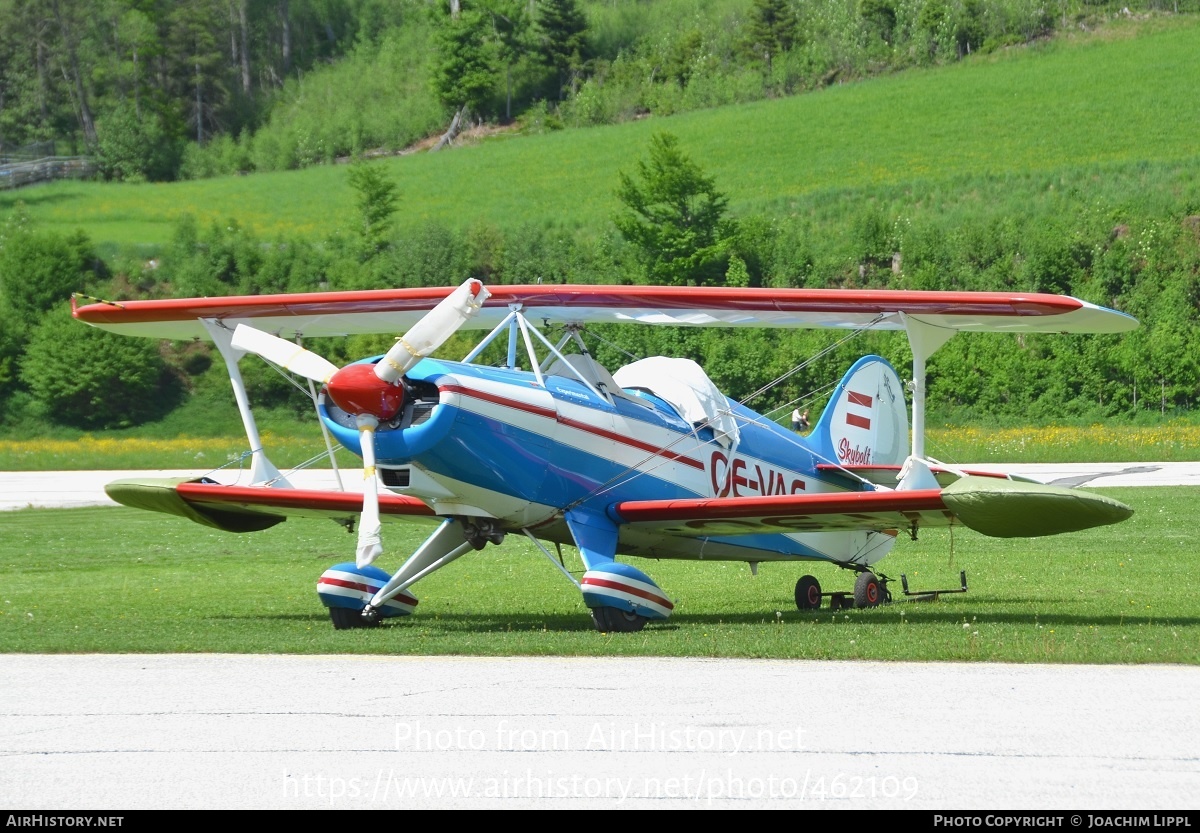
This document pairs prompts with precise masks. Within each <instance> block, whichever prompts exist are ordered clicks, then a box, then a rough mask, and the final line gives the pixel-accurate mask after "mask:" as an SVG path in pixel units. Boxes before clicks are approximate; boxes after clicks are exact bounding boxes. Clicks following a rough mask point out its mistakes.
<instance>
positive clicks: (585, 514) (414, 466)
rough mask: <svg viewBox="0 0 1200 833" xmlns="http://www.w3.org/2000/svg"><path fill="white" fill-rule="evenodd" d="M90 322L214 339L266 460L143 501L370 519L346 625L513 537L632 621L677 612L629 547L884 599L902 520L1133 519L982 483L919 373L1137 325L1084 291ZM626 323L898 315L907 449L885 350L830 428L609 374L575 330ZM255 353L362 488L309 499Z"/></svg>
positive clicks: (666, 300) (469, 306)
mask: <svg viewBox="0 0 1200 833" xmlns="http://www.w3.org/2000/svg"><path fill="white" fill-rule="evenodd" d="M75 317H76V318H78V319H79V320H80V321H83V322H86V323H88V324H91V325H94V326H97V327H103V328H106V329H109V330H113V331H115V332H119V333H125V334H128V335H135V336H145V337H150V338H160V339H192V338H201V339H209V340H211V341H212V342H214V343H215V345H216V347H217V349H218V350H219V351H220V353H221V355H222V356H223V357H224V359H225V364H226V367H227V369H228V372H229V377H230V380H231V382H232V384H233V391H234V396H235V399H236V401H237V405H238V409H239V411H240V413H241V417H242V421H243V424H244V426H245V429H246V436H247V439H248V441H249V444H250V449H251V450H252V461H253V462H252V466H251V475H252V476H251V480H252V483H253V485H250V486H227V485H221V484H218V483H216V482H213V481H212V480H209V479H201V480H197V481H191V482H178V481H146V480H134V481H118V482H116V483H113V484H110V486H109V487H108V492H109V494H110V495H111V496H112V497H113V498H114V499H115V500H117V501H119V502H121V503H125V504H127V505H130V506H136V507H141V508H145V509H152V510H156V511H164V512H170V513H174V514H177V515H182V516H184V517H187V518H190V519H192V520H194V521H197V522H199V523H202V524H206V525H209V526H214V527H218V528H221V529H226V530H230V531H238V532H244V531H252V530H257V529H264V528H266V527H268V526H272V525H274V524H276V523H279V522H280V521H282V520H284V519H285V518H286V517H287V516H289V515H299V516H326V517H331V518H334V519H337V520H339V521H341V522H343V523H354V522H357V524H358V529H359V541H358V548H357V555H356V559H355V561H353V562H346V563H342V564H337V565H335V566H333V567H331V568H330V569H329V570H327V571H326V572H325V573H324V574H323V575H322V576H321V577H320V580H319V582H318V585H317V590H318V594H319V597H320V599H321V601H322V602H323V603H324V604H325V606H326V607H328V608H329V611H330V616H331V619H332V620H333V624H334V626H335V627H337V628H349V627H365V626H370V625H374V624H377V623H378V622H379V621H380V619H382V618H386V617H392V616H403V615H407V614H409V613H411V612H412V611H413V609H414V607H415V606H416V605H417V599H416V597H415V596H413V595H412V593H411V592H410V589H411V587H412V586H413V585H414V584H415V583H416V582H417V581H419V580H420V579H421V578H423V577H425V576H427V575H429V574H430V573H432V572H433V571H435V570H438V569H440V568H441V567H443V566H445V565H446V564H449V563H450V562H452V561H454V560H455V559H457V558H459V557H460V556H462V555H464V554H467V553H469V552H472V551H475V550H480V549H483V548H484V547H485V546H486V545H487V544H488V543H493V544H499V543H501V542H502V541H503V540H504V538H505V536H507V535H509V534H518V535H520V536H521V537H523V538H527V539H529V540H531V541H533V542H534V543H536V544H537V545H538V546H539V547H541V548H542V550H543V552H545V553H546V555H547V556H548V557H550V560H551V562H552V563H554V564H555V566H556V567H559V569H560V570H561V571H562V573H563V574H564V576H565V577H566V579H567V580H568V581H570V582H572V583H573V584H575V586H576V587H577V588H578V589H579V591H580V592H581V594H582V597H583V602H584V604H585V605H586V607H587V608H589V609H590V611H591V613H592V618H593V621H594V623H595V626H596V627H597V628H598V629H600V630H602V631H633V630H638V629H640V628H641V627H642V626H643V625H644V624H645V623H646V621H647V620H661V619H666V618H667V617H668V616H670V615H671V612H672V610H673V608H674V605H673V603H672V602H671V600H670V598H669V596H668V594H667V592H666V591H664V590H663V589H661V588H660V587H659V586H658V585H657V584H655V582H654V581H653V579H651V578H650V576H648V575H647V574H645V573H643V572H642V571H641V570H639V569H637V568H635V567H633V566H631V565H630V564H628V563H625V562H624V561H618V560H617V559H618V557H625V556H643V557H650V558H685V559H704V560H733V561H746V562H748V563H749V564H750V565H751V567H752V568H755V567H757V564H758V563H759V562H762V561H807V562H824V563H827V564H833V565H837V566H839V567H842V568H846V569H849V570H852V571H854V572H856V573H857V579H856V581H855V587H854V593H853V598H854V603H855V604H857V605H859V606H873V605H877V604H880V603H881V602H884V601H887V600H888V599H889V598H890V594H889V592H888V589H887V583H886V578H881V577H880V576H877V575H876V573H875V572H874V571H872V569H871V567H872V565H874V564H875V563H877V562H878V561H879V560H880V559H881V558H883V557H884V556H885V555H886V554H887V553H888V552H889V550H891V548H892V545H893V544H894V543H895V541H896V538H897V536H898V534H899V533H900V532H905V533H908V534H910V535H912V536H914V537H915V536H916V534H917V532H918V530H919V529H921V528H922V527H927V526H928V527H934V526H952V525H962V526H966V527H969V528H972V529H975V530H977V531H979V532H982V533H983V534H986V535H995V536H1004V537H1010V536H1030V537H1032V536H1039V535H1052V534H1057V533H1062V532H1071V531H1076V530H1081V529H1086V528H1088V527H1092V526H1097V525H1100V524H1107V523H1114V522H1117V521H1120V520H1123V519H1124V518H1126V517H1128V516H1129V515H1130V514H1131V511H1132V510H1130V509H1129V508H1128V507H1127V506H1125V505H1124V504H1121V503H1119V502H1117V501H1114V500H1110V499H1108V498H1105V497H1102V496H1100V495H1098V494H1096V493H1095V492H1089V491H1085V490H1080V489H1066V488H1061V487H1054V486H1047V485H1043V484H1039V483H1034V482H1031V481H1027V480H1018V479H1014V478H1005V477H1002V476H997V475H984V474H980V473H974V474H973V473H969V472H963V471H959V470H955V469H954V468H953V467H951V466H946V465H943V464H940V463H938V462H937V461H934V460H931V459H929V458H928V457H927V456H926V454H925V448H924V421H925V415H924V413H925V408H924V406H925V363H926V360H927V359H928V358H929V356H930V355H932V354H933V352H934V351H936V350H937V349H938V348H939V347H940V346H941V345H942V344H944V343H945V342H946V341H947V340H948V339H949V338H950V337H952V336H953V335H954V334H955V333H957V332H959V331H968V332H1012V333H1028V332H1055V333H1059V332H1061V333H1119V332H1124V331H1127V330H1131V329H1133V328H1135V327H1136V326H1137V321H1136V320H1134V319H1133V318H1131V317H1129V316H1127V315H1124V314H1122V313H1119V312H1116V311H1113V310H1109V309H1104V308H1102V307H1097V306H1094V305H1092V304H1089V303H1086V302H1084V301H1080V300H1077V299H1075V298H1070V297H1064V296H1056V295H1044V294H1025V293H977V292H907V291H887V290H808V289H793V290H767V289H716V288H697V287H647V286H553V285H545V286H543V285H538V286H492V287H486V286H484V285H483V284H482V283H481V282H479V281H477V280H468V281H466V282H465V283H464V284H462V285H461V286H459V287H458V288H456V289H453V290H451V289H449V288H422V289H397V290H378V291H362V292H331V293H311V294H298V295H275V296H249V297H226V298H193V299H182V300H166V301H132V302H128V303H124V304H111V303H96V304H91V305H89V306H83V307H79V308H77V309H76V310H75ZM617 322H630V323H640V324H653V325H671V326H705V327H709V326H717V327H730V328H736V327H830V328H841V329H845V330H853V329H867V328H874V329H890V330H904V331H905V332H906V333H907V336H908V340H909V344H910V345H911V347H912V353H913V367H912V381H911V383H909V385H908V386H907V387H908V389H909V390H910V391H911V410H912V425H913V430H912V432H911V441H910V439H909V411H908V405H907V404H906V399H905V390H906V386H905V384H904V383H902V382H901V380H900V377H899V376H898V374H897V373H896V371H895V370H894V369H893V368H892V366H891V365H890V364H889V363H888V362H887V361H886V360H884V359H883V358H880V357H878V356H867V357H864V358H862V359H860V360H859V361H858V362H857V363H855V364H854V366H853V367H851V368H850V370H849V371H848V372H847V373H846V375H845V376H844V378H843V379H842V380H841V382H840V384H839V385H838V386H837V388H836V390H835V392H834V394H833V396H832V398H831V400H830V401H829V404H828V406H827V407H826V408H825V410H824V412H823V413H822V415H821V417H820V419H819V420H818V421H817V422H816V424H815V426H814V428H813V430H812V432H811V433H810V434H809V435H808V436H799V435H796V434H795V433H793V432H791V431H789V430H787V429H785V428H783V427H781V426H779V425H777V424H776V423H775V422H774V421H772V420H770V419H768V418H766V417H764V416H762V415H760V414H757V413H755V412H754V411H751V410H749V409H748V408H746V407H743V406H742V405H740V404H739V403H737V402H735V401H733V400H730V399H728V398H726V397H725V396H724V395H723V394H722V393H721V392H720V391H718V390H717V389H716V387H715V386H714V385H713V384H712V382H711V381H710V380H709V378H708V377H707V376H706V375H705V373H704V371H703V370H702V369H701V368H700V367H699V366H698V365H696V364H695V363H694V362H692V361H689V360H687V359H679V358H665V357H656V358H648V359H642V360H640V361H636V362H633V363H632V364H629V365H626V366H624V367H621V368H619V369H617V370H616V371H615V372H610V370H609V369H607V368H605V367H602V366H601V365H600V364H599V363H597V362H596V361H595V360H594V359H593V358H592V357H591V355H590V354H589V352H588V350H587V348H586V346H585V344H584V340H583V338H582V336H583V335H584V334H585V333H586V327H587V326H588V325H591V324H597V323H617ZM538 324H540V325H541V328H540V329H539V327H538V326H536V325H538ZM464 328H467V329H478V330H487V331H488V332H487V335H486V337H485V338H483V340H482V341H481V342H480V343H479V345H478V346H477V347H476V348H475V349H474V350H472V351H471V353H470V354H469V355H468V356H467V357H466V358H465V359H463V360H462V361H448V360H444V359H440V358H433V357H432V353H433V352H434V351H436V350H437V349H438V347H440V346H441V345H442V344H443V343H444V342H445V340H446V339H447V338H449V336H450V335H452V334H453V333H454V332H456V331H458V330H460V329H464ZM367 332H404V333H405V335H404V336H403V337H402V338H400V339H398V340H397V342H396V345H395V346H394V347H393V348H392V349H391V350H390V351H389V352H388V353H387V354H386V355H384V356H377V357H373V358H369V359H364V360H362V361H360V362H355V363H353V364H350V365H347V366H346V367H342V368H338V367H336V366H334V365H333V364H331V363H329V362H328V361H326V360H325V359H323V358H321V357H320V356H318V355H316V354H314V353H312V352H310V351H308V350H306V349H304V348H303V347H301V346H300V345H299V342H300V341H301V340H302V339H304V338H312V337H316V336H337V335H347V334H352V333H367ZM551 333H553V338H555V339H556V340H555V341H551V340H550V337H548V336H549V335H550V334H551ZM246 354H255V355H257V356H261V357H262V358H263V359H266V360H267V361H269V362H272V363H273V364H275V365H277V366H279V367H281V368H283V369H285V370H287V371H289V372H291V373H294V374H296V375H298V376H301V377H306V378H307V379H309V380H311V381H312V382H313V383H315V384H314V385H313V386H312V387H311V388H310V389H311V390H312V391H313V394H314V400H315V401H316V403H317V409H318V413H319V415H320V420H321V423H322V426H323V428H324V429H325V430H326V431H327V432H328V433H327V438H328V436H330V435H332V437H334V438H336V440H337V441H338V442H339V443H341V444H342V445H343V446H345V447H346V448H348V449H350V450H351V451H353V452H354V453H356V454H359V455H360V456H361V457H362V458H363V462H364V471H365V476H366V488H365V490H364V493H363V495H362V496H361V497H360V496H358V495H357V494H350V493H345V492H334V491H315V490H301V489H294V488H291V486H290V484H289V483H288V481H287V478H286V476H284V475H283V474H282V473H281V472H280V471H279V470H278V469H277V468H276V467H275V466H274V465H273V464H272V463H271V461H270V460H269V458H268V455H267V452H266V450H265V449H263V447H262V443H261V441H260V439H259V434H258V430H257V428H256V425H255V421H254V416H253V413H252V410H251V406H250V403H249V400H248V397H247V395H246V389H245V386H244V384H243V382H242V376H241V372H240V370H239V362H240V361H241V360H242V359H243V357H245V356H246ZM482 357H487V359H488V360H487V363H486V364H485V363H484V362H483V358H482ZM315 385H321V386H322V387H321V391H320V393H319V394H318V393H317V392H316V387H315ZM380 481H382V483H383V486H384V487H385V488H384V492H383V494H379V488H378V485H379V483H380ZM384 520H389V521H390V520H410V521H411V520H424V521H426V522H429V523H431V524H432V525H433V527H434V528H433V531H432V533H431V534H430V535H429V537H428V539H427V540H426V541H425V542H424V543H423V544H422V545H421V546H420V547H419V548H418V549H417V550H416V552H414V553H412V554H410V555H409V556H408V558H407V559H406V560H405V561H404V562H403V564H402V565H401V566H400V568H399V569H398V570H396V571H395V572H394V573H389V572H386V571H384V570H382V569H380V568H379V567H377V566H374V565H373V564H372V563H371V562H372V561H373V560H374V559H375V558H376V557H377V556H378V555H380V554H381V552H382V541H381V521H384ZM546 542H548V543H550V544H554V545H562V544H567V545H573V546H575V547H576V548H578V551H579V553H580V556H581V559H582V561H583V565H584V568H585V572H584V573H583V575H582V576H581V577H579V578H576V576H575V575H572V574H571V573H570V572H569V571H567V570H566V569H565V568H563V567H561V566H559V562H558V561H557V560H556V559H554V558H553V557H551V556H550V552H549V551H548V550H547V549H546V547H545V543H546ZM827 595H828V596H834V603H837V604H848V603H849V602H848V596H849V594H848V593H846V594H829V593H822V591H821V588H820V585H819V583H818V582H817V580H816V579H815V578H813V577H812V576H807V575H806V576H804V577H802V578H800V580H799V581H798V583H797V585H796V603H797V605H798V606H799V607H800V609H802V610H803V609H813V608H817V607H819V606H820V604H821V599H822V597H823V596H827Z"/></svg>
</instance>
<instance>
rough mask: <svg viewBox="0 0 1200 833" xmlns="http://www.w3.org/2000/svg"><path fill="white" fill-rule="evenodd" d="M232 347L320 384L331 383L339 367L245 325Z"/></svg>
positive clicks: (285, 340) (237, 333) (236, 335)
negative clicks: (330, 379)
mask: <svg viewBox="0 0 1200 833" xmlns="http://www.w3.org/2000/svg"><path fill="white" fill-rule="evenodd" d="M233 346H234V347H235V348H236V349H238V350H244V351H245V352H247V353H253V354H254V355H256V356H261V357H262V358H264V359H266V360H267V361H269V362H271V363H272V364H277V365H279V366H280V367H282V368H283V369H284V370H288V371H291V372H292V373H295V374H296V375H297V376H303V377H304V378H306V379H312V380H313V381H314V382H319V383H321V384H324V383H325V382H328V381H329V377H330V376H332V375H333V374H334V373H337V366H336V365H334V364H333V363H332V362H329V361H326V360H325V359H323V358H321V357H320V356H318V355H317V354H316V353H314V352H312V351H311V350H306V349H304V348H303V347H301V346H300V345H299V344H294V343H293V342H290V341H288V340H287V339H285V338H280V337H279V336H273V335H271V334H270V333H264V332H263V331H262V330H256V329H254V328H253V327H249V326H247V325H245V324H238V325H237V329H236V330H234V331H233Z"/></svg>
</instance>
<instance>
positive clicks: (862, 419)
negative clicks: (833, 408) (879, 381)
mask: <svg viewBox="0 0 1200 833" xmlns="http://www.w3.org/2000/svg"><path fill="white" fill-rule="evenodd" d="M874 401H875V400H874V398H873V397H870V396H868V395H867V394H865V393H855V392H854V391H852V390H848V391H846V404H848V405H859V406H861V407H863V408H866V409H867V416H863V415H862V414H856V413H852V412H851V411H849V410H847V411H846V424H847V425H853V426H855V427H856V428H863V429H866V430H870V428H871V417H870V413H871V405H872V404H873V403H874Z"/></svg>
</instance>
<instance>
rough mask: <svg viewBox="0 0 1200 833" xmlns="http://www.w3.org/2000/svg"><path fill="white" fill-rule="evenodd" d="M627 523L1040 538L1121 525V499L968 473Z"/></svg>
mask: <svg viewBox="0 0 1200 833" xmlns="http://www.w3.org/2000/svg"><path fill="white" fill-rule="evenodd" d="M612 511H613V514H614V515H615V516H616V518H617V520H618V521H620V522H621V523H625V524H629V525H631V526H634V527H641V528H643V529H652V530H654V531H657V532H661V533H666V534H670V535H681V536H686V537H693V538H700V537H708V536H712V535H751V534H756V533H762V532H782V533H795V532H825V531H838V530H841V531H848V530H871V531H876V532H884V531H890V530H910V531H912V532H914V533H915V532H916V530H918V529H920V528H922V527H939V526H959V525H961V526H965V527H968V528H969V529H973V530H975V531H976V532H980V533H982V534H984V535H989V536H992V537H996V538H1036V537H1040V536H1044V535H1058V534H1060V533H1063V532H1077V531H1079V530H1082V529H1089V528H1091V527H1094V526H1103V525H1104V524H1112V523H1117V522H1118V521H1123V520H1125V519H1126V518H1128V517H1129V516H1130V515H1132V514H1133V510H1132V509H1130V508H1129V507H1128V506H1126V505H1125V504H1123V503H1121V502H1120V501H1117V500H1113V499H1112V498H1108V497H1104V496H1103V495H1099V494H1096V493H1095V492H1091V491H1085V490H1083V489H1068V488H1064V487H1061V486H1047V485H1045V484H1042V483H1031V482H1024V481H1012V480H1005V479H1002V478H998V477H973V476H968V477H962V478H959V479H958V480H956V481H955V482H954V483H951V484H950V485H949V486H947V487H946V488H944V489H913V490H906V491H892V490H878V491H867V492H834V493H829V494H818V495H778V496H772V497H750V498H696V499H686V500H638V501H625V502H622V503H618V504H616V505H615V506H614V507H613V510H612Z"/></svg>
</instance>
